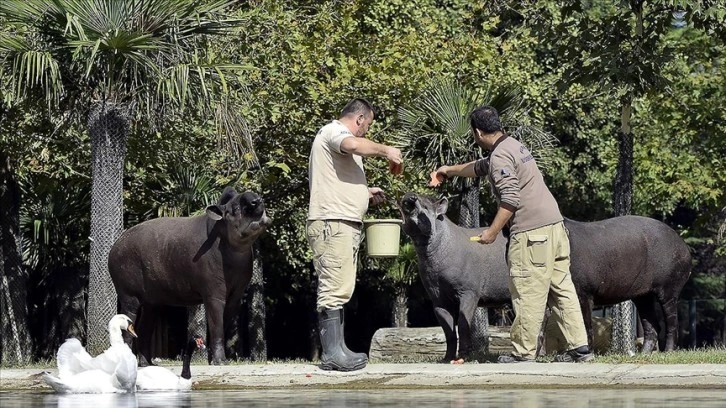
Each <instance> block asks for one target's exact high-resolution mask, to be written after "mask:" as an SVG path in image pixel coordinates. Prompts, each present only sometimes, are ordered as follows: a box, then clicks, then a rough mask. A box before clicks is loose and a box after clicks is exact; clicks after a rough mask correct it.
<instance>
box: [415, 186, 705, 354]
mask: <svg viewBox="0 0 726 408" xmlns="http://www.w3.org/2000/svg"><path fill="white" fill-rule="evenodd" d="M400 207H401V214H402V216H403V226H402V229H403V231H404V232H405V233H406V234H407V235H408V236H409V237H411V239H412V241H413V243H414V246H415V248H416V254H417V258H418V266H419V275H420V277H421V281H422V282H423V285H424V287H425V288H426V292H427V293H428V295H429V297H430V298H431V301H432V302H433V305H434V311H435V314H436V317H437V319H438V321H439V324H440V325H441V327H442V328H443V330H444V334H445V336H446V355H445V357H444V360H445V361H449V360H452V359H454V358H455V356H456V346H457V344H456V343H457V333H456V332H455V331H454V327H458V337H459V339H458V341H459V354H460V355H461V356H463V357H466V356H467V354H468V353H469V352H470V347H471V331H470V327H469V326H470V322H471V321H472V317H473V314H474V311H475V309H476V306H477V304H479V305H482V306H496V305H503V304H505V303H507V302H509V301H510V299H511V298H510V294H509V289H508V279H509V270H508V267H507V264H506V260H505V244H506V239H505V238H504V237H502V236H501V235H500V236H499V237H498V238H497V240H496V241H494V243H492V244H490V245H482V244H479V243H478V242H470V241H469V237H472V236H476V235H479V234H480V233H481V231H482V228H463V227H459V226H457V225H456V224H454V223H453V222H451V220H449V219H448V218H447V217H446V210H447V208H448V200H447V199H446V198H442V199H440V200H435V199H433V198H431V197H427V196H421V195H418V194H416V193H406V194H405V195H404V196H403V198H402V199H401V203H400ZM565 227H566V228H567V230H568V231H569V236H570V247H571V253H570V260H571V267H570V270H571V272H572V280H573V283H574V284H575V289H576V291H577V294H578V296H579V298H580V306H581V308H582V314H583V318H584V319H585V327H586V329H587V333H588V340H589V342H590V343H591V344H592V322H591V316H592V304H593V302H594V304H595V305H611V304H614V303H618V302H622V301H625V300H629V299H632V300H633V301H634V302H635V305H636V307H637V308H638V312H639V313H640V317H641V321H642V324H643V329H644V334H645V343H644V345H643V352H650V351H652V349H653V348H654V347H655V346H656V345H657V332H656V330H657V328H658V327H659V324H658V322H657V320H656V305H660V306H661V307H662V308H663V312H664V316H665V326H666V343H665V350H673V348H674V347H675V341H676V335H677V328H678V324H677V307H676V304H677V301H678V296H679V295H680V292H681V289H682V288H683V285H684V284H685V283H686V280H687V279H688V276H689V275H690V270H691V256H690V251H689V249H688V246H687V245H686V244H685V243H684V242H683V240H682V239H681V238H680V237H679V236H678V234H676V232H675V231H673V230H672V229H671V228H670V227H668V226H667V225H665V224H663V223H662V222H660V221H656V220H653V219H650V218H646V217H638V216H625V217H616V218H611V219H607V220H604V221H597V222H577V221H572V220H569V219H565Z"/></svg>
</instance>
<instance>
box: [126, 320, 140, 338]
mask: <svg viewBox="0 0 726 408" xmlns="http://www.w3.org/2000/svg"><path fill="white" fill-rule="evenodd" d="M126 331H128V332H129V333H131V335H132V336H134V337H136V338H138V337H139V336H137V335H136V331H135V330H134V324H133V323H131V324H129V327H127V328H126Z"/></svg>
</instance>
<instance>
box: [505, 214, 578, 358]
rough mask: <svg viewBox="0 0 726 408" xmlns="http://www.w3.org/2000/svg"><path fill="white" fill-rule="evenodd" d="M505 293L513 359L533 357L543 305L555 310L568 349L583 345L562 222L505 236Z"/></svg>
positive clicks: (568, 242)
mask: <svg viewBox="0 0 726 408" xmlns="http://www.w3.org/2000/svg"><path fill="white" fill-rule="evenodd" d="M507 264H508V266H509V291H510V293H511V295H512V304H513V306H514V313H515V314H516V317H515V318H514V322H512V327H511V331H510V335H511V341H512V346H513V347H514V355H516V356H519V357H523V358H527V359H534V358H535V357H536V351H537V337H538V335H539V332H540V329H541V327H542V321H543V320H544V312H545V307H546V306H547V305H549V306H551V307H555V308H557V309H558V311H559V313H560V315H561V319H558V325H559V329H560V331H561V332H562V334H563V336H564V338H565V341H566V342H567V349H568V350H571V349H574V348H577V347H580V346H585V345H587V333H586V331H585V324H584V320H583V318H582V311H581V310H580V304H579V301H578V298H577V294H576V293H575V286H574V285H573V283H572V275H571V274H570V241H569V238H568V234H567V230H566V229H565V226H564V224H563V223H562V222H559V223H556V224H552V225H546V226H544V227H540V228H536V229H533V230H530V231H524V232H518V233H515V234H512V235H511V236H510V237H509V246H508V250H507Z"/></svg>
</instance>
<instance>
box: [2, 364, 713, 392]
mask: <svg viewBox="0 0 726 408" xmlns="http://www.w3.org/2000/svg"><path fill="white" fill-rule="evenodd" d="M169 368H170V369H171V370H172V371H174V372H175V373H179V372H181V366H180V365H179V366H169ZM42 371H43V370H42V369H2V370H0V391H10V390H37V391H41V390H50V388H49V387H48V386H46V385H45V383H44V382H43V381H42V380H41V378H40V374H41V373H42ZM49 371H50V372H51V373H54V374H55V373H56V370H49ZM191 371H192V378H193V380H194V389H249V388H289V387H305V388H345V389H379V388H416V387H425V388H449V387H451V388H457V387H460V388H464V387H471V388H481V387H495V388H502V387H511V388H521V387H531V388H547V387H583V386H584V387H620V388H631V387H681V388H684V387H685V388H711V389H720V390H724V389H726V364H694V365H689V364H673V365H659V364H643V365H637V364H598V363H583V364H576V363H516V364H493V363H488V364H463V365H447V364H369V365H368V366H367V367H366V368H364V369H363V370H359V371H354V372H348V373H343V372H332V371H323V370H321V369H320V368H318V367H317V366H316V365H313V364H277V363H275V364H265V365H262V364H243V365H226V366H208V365H199V366H192V368H191Z"/></svg>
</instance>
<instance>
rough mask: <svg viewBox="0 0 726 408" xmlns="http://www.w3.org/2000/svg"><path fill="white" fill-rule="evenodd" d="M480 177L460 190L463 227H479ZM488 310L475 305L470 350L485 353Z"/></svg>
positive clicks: (487, 345) (461, 223)
mask: <svg viewBox="0 0 726 408" xmlns="http://www.w3.org/2000/svg"><path fill="white" fill-rule="evenodd" d="M480 186H481V183H480V179H479V178H478V177H477V178H474V179H472V180H471V184H470V185H468V186H465V187H464V188H463V189H462V192H461V211H460V214H459V225H460V226H462V227H465V228H479V195H480V193H481V188H480ZM488 314H489V312H488V311H487V308H485V307H477V308H476V312H475V314H474V322H473V324H472V327H471V339H472V352H473V353H475V354H476V353H482V354H486V353H487V352H488V348H489V341H488V336H487V331H488V328H489V318H488V317H489V316H488Z"/></svg>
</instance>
